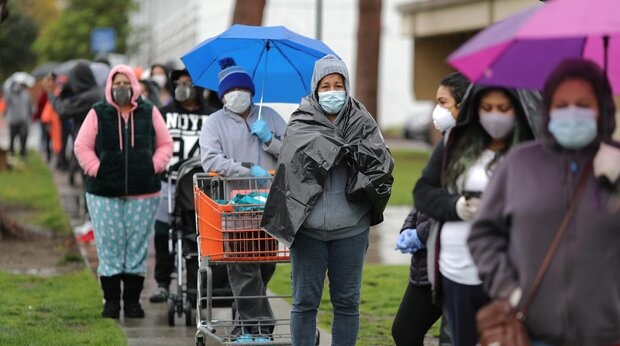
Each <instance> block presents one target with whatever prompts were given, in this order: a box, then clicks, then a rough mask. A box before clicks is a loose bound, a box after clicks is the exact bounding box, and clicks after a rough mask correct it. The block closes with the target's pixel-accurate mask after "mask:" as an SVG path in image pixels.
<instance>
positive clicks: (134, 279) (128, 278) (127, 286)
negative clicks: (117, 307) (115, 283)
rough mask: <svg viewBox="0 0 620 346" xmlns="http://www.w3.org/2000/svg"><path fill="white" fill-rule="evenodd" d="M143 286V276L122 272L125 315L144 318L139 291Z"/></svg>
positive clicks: (140, 291)
mask: <svg viewBox="0 0 620 346" xmlns="http://www.w3.org/2000/svg"><path fill="white" fill-rule="evenodd" d="M143 286H144V276H140V275H131V274H123V303H124V307H123V308H124V310H125V317H129V318H144V310H142V306H140V293H142V288H143Z"/></svg>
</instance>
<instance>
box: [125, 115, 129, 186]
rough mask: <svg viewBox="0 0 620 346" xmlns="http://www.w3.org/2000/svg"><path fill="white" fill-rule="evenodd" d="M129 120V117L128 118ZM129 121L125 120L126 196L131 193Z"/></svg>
mask: <svg viewBox="0 0 620 346" xmlns="http://www.w3.org/2000/svg"><path fill="white" fill-rule="evenodd" d="M128 120H129V119H128ZM128 131H129V121H125V196H128V195H129V146H128V145H129V141H128V138H129V134H128Z"/></svg>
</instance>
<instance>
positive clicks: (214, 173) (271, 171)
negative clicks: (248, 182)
mask: <svg viewBox="0 0 620 346" xmlns="http://www.w3.org/2000/svg"><path fill="white" fill-rule="evenodd" d="M267 173H269V175H271V176H274V175H276V170H275V169H270V170H268V171H267ZM207 175H208V176H209V177H219V176H220V173H219V172H216V171H209V173H207Z"/></svg>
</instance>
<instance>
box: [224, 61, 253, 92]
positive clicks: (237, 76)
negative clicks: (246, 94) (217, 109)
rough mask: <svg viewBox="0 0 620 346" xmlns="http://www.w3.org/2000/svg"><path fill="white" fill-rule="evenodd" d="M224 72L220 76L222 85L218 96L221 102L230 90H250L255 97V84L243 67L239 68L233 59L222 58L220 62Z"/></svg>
mask: <svg viewBox="0 0 620 346" xmlns="http://www.w3.org/2000/svg"><path fill="white" fill-rule="evenodd" d="M219 63H220V67H221V68H222V70H221V71H220V73H219V74H218V78H219V80H220V85H219V88H218V95H219V97H220V100H221V99H222V98H223V97H224V94H226V93H227V92H228V90H230V89H234V88H241V89H245V90H249V91H250V93H252V96H254V83H253V82H252V78H250V75H249V74H248V73H247V72H246V71H245V70H244V69H243V67H241V66H237V64H236V63H235V60H234V59H233V58H222V59H220V60H219Z"/></svg>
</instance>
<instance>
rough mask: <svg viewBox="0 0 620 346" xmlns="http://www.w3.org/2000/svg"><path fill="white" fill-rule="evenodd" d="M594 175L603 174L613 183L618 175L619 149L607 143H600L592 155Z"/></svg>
mask: <svg viewBox="0 0 620 346" xmlns="http://www.w3.org/2000/svg"><path fill="white" fill-rule="evenodd" d="M593 166H594V176H595V177H597V178H598V177H601V176H605V177H607V179H609V182H611V183H612V184H615V183H616V181H618V177H620V149H618V148H616V147H614V146H611V145H609V144H605V143H601V146H600V147H599V149H598V152H597V153H596V156H594V163H593Z"/></svg>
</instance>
